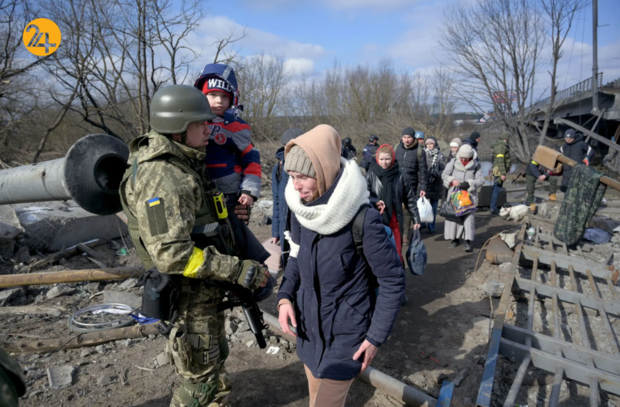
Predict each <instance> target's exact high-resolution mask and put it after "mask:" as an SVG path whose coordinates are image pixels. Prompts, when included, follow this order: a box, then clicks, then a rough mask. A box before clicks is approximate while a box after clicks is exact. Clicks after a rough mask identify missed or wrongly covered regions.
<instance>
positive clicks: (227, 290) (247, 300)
mask: <svg viewBox="0 0 620 407" xmlns="http://www.w3.org/2000/svg"><path fill="white" fill-rule="evenodd" d="M256 272H257V270H256V268H255V267H250V269H249V270H248V274H247V277H246V281H247V282H248V284H247V285H249V282H251V281H252V280H253V279H254V275H255V274H256ZM205 284H207V285H208V286H210V287H216V288H218V289H220V290H221V291H223V292H224V294H225V295H226V297H227V300H226V301H224V302H222V303H221V304H219V305H218V306H217V312H222V311H224V310H227V309H232V308H234V307H241V309H243V313H244V314H245V319H246V320H247V321H248V325H249V326H250V329H251V330H252V333H253V334H254V336H255V337H256V342H257V343H258V346H259V347H260V348H261V349H264V348H266V347H267V342H266V341H265V337H264V336H263V329H267V328H269V325H266V324H265V321H264V319H263V312H262V311H261V310H260V308H258V305H257V304H256V300H255V299H254V295H253V294H252V290H250V289H249V288H246V287H244V286H242V285H241V284H235V283H231V282H228V281H205Z"/></svg>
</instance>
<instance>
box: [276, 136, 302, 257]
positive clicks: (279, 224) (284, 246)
mask: <svg viewBox="0 0 620 407" xmlns="http://www.w3.org/2000/svg"><path fill="white" fill-rule="evenodd" d="M302 133H303V132H302V131H301V129H297V128H295V129H289V130H286V131H285V132H284V133H282V137H280V142H281V143H282V145H283V146H286V144H287V143H288V142H289V141H291V140H293V139H294V138H296V137H297V136H300V135H301V134H302ZM276 159H277V160H278V162H277V164H276V165H274V166H273V170H272V171H271V191H272V192H273V213H272V224H271V242H272V243H274V244H279V245H280V249H281V250H282V267H283V268H286V261H287V259H288V253H287V252H288V250H289V248H288V243H287V241H286V239H285V238H284V231H285V230H286V218H287V216H288V206H287V205H286V199H284V189H285V188H286V184H287V183H288V174H287V173H286V171H284V147H281V148H279V149H278V151H276Z"/></svg>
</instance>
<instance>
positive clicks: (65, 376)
mask: <svg viewBox="0 0 620 407" xmlns="http://www.w3.org/2000/svg"><path fill="white" fill-rule="evenodd" d="M74 372H75V367H73V366H60V367H49V368H47V378H48V380H49V385H50V388H52V389H55V390H60V389H66V388H67V387H69V386H71V385H72V384H73V373H74Z"/></svg>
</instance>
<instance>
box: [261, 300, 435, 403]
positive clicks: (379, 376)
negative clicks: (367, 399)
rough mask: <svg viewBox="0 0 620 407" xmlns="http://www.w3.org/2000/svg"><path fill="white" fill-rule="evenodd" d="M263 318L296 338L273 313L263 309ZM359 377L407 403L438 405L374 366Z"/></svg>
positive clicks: (270, 326) (426, 395) (279, 330)
mask: <svg viewBox="0 0 620 407" xmlns="http://www.w3.org/2000/svg"><path fill="white" fill-rule="evenodd" d="M263 319H264V320H265V322H266V323H267V324H268V325H269V329H271V330H272V331H274V332H277V333H278V334H279V335H282V336H285V337H287V338H289V339H291V340H296V338H295V337H294V336H291V335H289V334H285V333H284V332H283V331H282V330H281V329H280V322H279V321H278V319H277V318H276V317H274V316H273V315H271V314H269V313H267V312H265V311H263ZM358 377H359V378H360V379H362V380H363V381H365V382H366V383H368V384H370V385H371V386H373V387H376V388H377V389H379V390H381V391H382V392H384V393H387V394H389V395H390V396H391V397H394V398H395V399H397V400H400V401H402V402H404V403H406V404H407V405H410V406H425V407H435V406H436V405H437V399H435V398H433V397H431V396H429V395H428V394H426V393H422V392H421V391H419V390H416V389H414V388H413V387H411V386H408V385H406V384H405V383H403V382H401V381H399V380H396V379H394V378H393V377H391V376H388V375H386V374H385V373H383V372H382V371H380V370H378V369H375V368H373V367H368V368H367V369H366V370H364V371H363V372H362V373H360V375H359V376H358Z"/></svg>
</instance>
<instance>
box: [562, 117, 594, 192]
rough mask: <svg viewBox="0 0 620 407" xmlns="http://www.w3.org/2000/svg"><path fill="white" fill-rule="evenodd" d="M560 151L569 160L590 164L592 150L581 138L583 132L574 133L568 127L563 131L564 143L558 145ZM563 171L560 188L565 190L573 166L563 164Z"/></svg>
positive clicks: (592, 154)
mask: <svg viewBox="0 0 620 407" xmlns="http://www.w3.org/2000/svg"><path fill="white" fill-rule="evenodd" d="M560 152H561V153H562V154H564V155H565V156H566V157H568V158H570V159H571V160H575V161H577V162H578V163H581V162H582V163H584V164H585V165H590V160H592V157H593V156H594V150H592V147H590V146H589V145H588V143H586V142H585V141H584V140H583V134H581V133H575V130H573V129H568V130H566V132H565V133H564V145H563V146H562V147H560ZM563 167H564V172H563V173H562V186H561V187H560V190H561V191H562V192H566V190H567V189H568V182H569V181H570V176H571V173H572V171H573V168H572V167H570V166H568V165H564V166H563Z"/></svg>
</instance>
